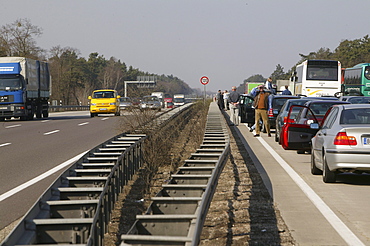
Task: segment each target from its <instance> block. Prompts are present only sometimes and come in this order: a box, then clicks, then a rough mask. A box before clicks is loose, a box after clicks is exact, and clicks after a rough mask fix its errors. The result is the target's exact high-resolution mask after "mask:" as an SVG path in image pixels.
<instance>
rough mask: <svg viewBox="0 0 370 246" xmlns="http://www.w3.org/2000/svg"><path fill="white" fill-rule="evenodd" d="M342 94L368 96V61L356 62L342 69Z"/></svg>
mask: <svg viewBox="0 0 370 246" xmlns="http://www.w3.org/2000/svg"><path fill="white" fill-rule="evenodd" d="M342 94H343V95H344V96H367V97H369V96H370V63H361V64H357V65H356V66H354V67H351V68H346V69H345V70H344V81H343V87H342Z"/></svg>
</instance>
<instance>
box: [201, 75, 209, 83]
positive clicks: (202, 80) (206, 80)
mask: <svg viewBox="0 0 370 246" xmlns="http://www.w3.org/2000/svg"><path fill="white" fill-rule="evenodd" d="M208 82H209V78H208V77H206V76H203V77H202V78H200V83H201V84H202V85H206V84H208Z"/></svg>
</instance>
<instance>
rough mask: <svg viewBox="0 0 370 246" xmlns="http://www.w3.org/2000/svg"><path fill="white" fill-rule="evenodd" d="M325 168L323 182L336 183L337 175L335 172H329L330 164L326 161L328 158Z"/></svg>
mask: <svg viewBox="0 0 370 246" xmlns="http://www.w3.org/2000/svg"><path fill="white" fill-rule="evenodd" d="M323 162H324V167H323V173H322V180H323V181H324V182H325V183H334V182H335V181H336V176H337V175H336V174H335V172H332V171H330V170H329V167H328V163H327V161H326V158H325V156H324V160H323Z"/></svg>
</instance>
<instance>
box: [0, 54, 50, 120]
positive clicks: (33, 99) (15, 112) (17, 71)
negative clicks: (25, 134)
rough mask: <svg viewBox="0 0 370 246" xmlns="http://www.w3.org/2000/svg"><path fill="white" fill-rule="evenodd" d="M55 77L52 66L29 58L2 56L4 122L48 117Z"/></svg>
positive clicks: (1, 114) (0, 76)
mask: <svg viewBox="0 0 370 246" xmlns="http://www.w3.org/2000/svg"><path fill="white" fill-rule="evenodd" d="M50 89H51V77H50V73H49V66H48V63H46V62H44V61H38V60H33V59H29V58H25V57H0V120H1V121H3V120H5V119H10V118H12V117H15V118H20V119H21V120H32V119H34V116H35V115H36V118H42V117H44V118H47V117H48V116H49V103H48V100H49V97H50V91H51V90H50Z"/></svg>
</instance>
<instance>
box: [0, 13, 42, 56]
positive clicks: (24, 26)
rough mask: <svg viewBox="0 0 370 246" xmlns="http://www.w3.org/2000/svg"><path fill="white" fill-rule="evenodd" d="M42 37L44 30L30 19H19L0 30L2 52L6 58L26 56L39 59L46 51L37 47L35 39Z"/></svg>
mask: <svg viewBox="0 0 370 246" xmlns="http://www.w3.org/2000/svg"><path fill="white" fill-rule="evenodd" d="M41 35H42V29H41V28H39V27H37V26H34V25H32V24H31V22H30V20H28V19H18V20H16V21H15V22H13V23H11V24H6V25H3V26H2V27H1V28H0V47H1V48H0V50H1V52H3V53H4V55H6V56H24V57H28V58H35V59H39V58H40V57H41V56H43V52H44V50H43V49H41V48H40V47H38V46H37V44H36V41H35V37H39V36H41Z"/></svg>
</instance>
